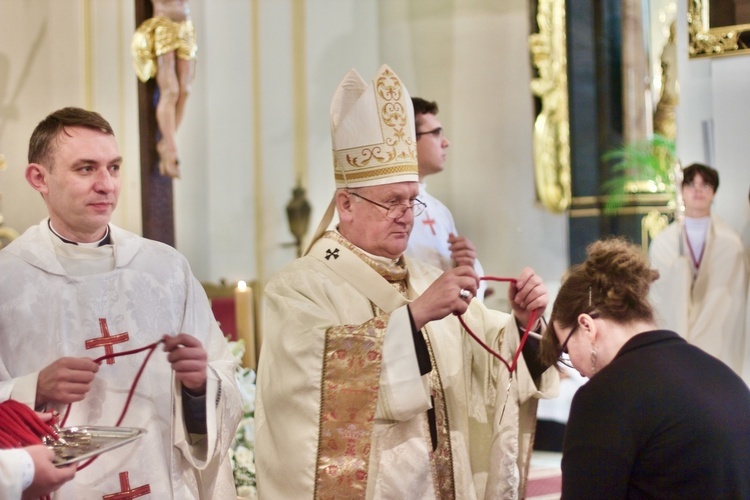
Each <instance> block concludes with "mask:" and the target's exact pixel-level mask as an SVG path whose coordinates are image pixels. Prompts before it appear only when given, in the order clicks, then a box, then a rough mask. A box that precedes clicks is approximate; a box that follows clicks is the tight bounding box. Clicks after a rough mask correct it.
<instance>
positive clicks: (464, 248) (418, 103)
mask: <svg viewBox="0 0 750 500" xmlns="http://www.w3.org/2000/svg"><path fill="white" fill-rule="evenodd" d="M411 102H412V105H413V106H414V121H415V127H416V134H417V161H418V163H419V199H420V200H422V201H423V202H424V203H425V204H426V205H427V208H426V209H425V212H424V215H423V216H422V217H421V218H420V219H419V220H417V221H415V223H414V227H413V228H412V231H411V235H410V236H409V246H407V247H406V255H408V256H410V257H413V258H415V259H420V260H423V261H424V262H427V263H428V264H431V265H433V266H435V267H437V268H438V269H442V270H443V271H447V270H448V269H453V268H454V267H456V266H471V267H473V268H474V271H476V273H477V275H479V276H484V270H483V269H482V265H481V264H480V263H479V260H478V259H477V250H476V247H475V246H474V243H472V241H471V240H470V239H469V238H467V237H465V236H459V234H458V229H456V222H455V221H454V220H453V214H452V213H451V211H450V209H449V208H448V207H446V206H445V205H444V204H443V203H442V202H441V201H440V200H438V199H437V198H435V197H434V196H432V195H431V194H429V193H428V192H427V183H426V181H425V177H427V176H429V175H433V174H437V173H439V172H442V171H443V170H444V169H445V159H446V156H447V150H448V146H449V145H450V142H448V139H447V138H446V137H445V131H444V130H443V125H442V124H441V123H440V120H438V118H437V113H438V105H437V103H436V102H434V101H426V100H425V99H422V98H420V97H412V98H411ZM486 290H487V283H486V282H485V281H481V282H480V285H479V289H478V290H477V295H476V298H477V299H479V300H484V296H485V292H486Z"/></svg>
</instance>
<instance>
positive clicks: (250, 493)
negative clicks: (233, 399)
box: [229, 339, 258, 500]
mask: <svg viewBox="0 0 750 500" xmlns="http://www.w3.org/2000/svg"><path fill="white" fill-rule="evenodd" d="M229 348H230V349H231V351H232V354H233V355H234V359H236V360H237V371H236V372H235V379H236V380H237V386H238V387H239V389H240V395H241V396H242V405H243V407H244V414H243V416H242V420H241V421H240V425H239V426H238V427H237V432H236V434H235V436H234V441H232V444H231V446H230V447H229V457H230V459H231V460H232V470H233V472H234V484H235V486H236V487H237V498H242V499H252V500H255V499H257V498H258V490H257V488H256V482H255V372H254V371H253V370H251V369H249V368H245V367H243V366H242V355H243V354H244V353H245V343H244V341H243V340H241V339H240V340H238V341H229Z"/></svg>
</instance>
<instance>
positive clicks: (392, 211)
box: [348, 191, 427, 220]
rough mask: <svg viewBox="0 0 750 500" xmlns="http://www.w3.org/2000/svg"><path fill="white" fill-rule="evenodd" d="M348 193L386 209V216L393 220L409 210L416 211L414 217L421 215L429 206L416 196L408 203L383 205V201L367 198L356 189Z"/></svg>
mask: <svg viewBox="0 0 750 500" xmlns="http://www.w3.org/2000/svg"><path fill="white" fill-rule="evenodd" d="M348 193H349V194H350V195H352V196H356V197H357V198H361V199H363V200H365V201H366V202H368V203H372V204H373V205H375V206H377V207H380V208H383V209H385V211H386V213H385V216H386V217H388V218H389V219H393V220H395V219H399V218H401V217H403V216H404V214H405V213H406V211H407V210H411V211H412V212H413V213H414V217H419V216H420V215H421V214H422V212H424V209H425V208H427V204H426V203H424V202H423V201H419V200H418V199H416V198H414V200H413V201H412V202H411V203H408V204H406V203H393V204H391V205H383V204H382V203H378V202H377V201H372V200H370V199H368V198H365V197H364V196H362V195H361V194H358V193H355V192H354V191H348Z"/></svg>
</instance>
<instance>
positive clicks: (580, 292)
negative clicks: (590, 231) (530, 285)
mask: <svg viewBox="0 0 750 500" xmlns="http://www.w3.org/2000/svg"><path fill="white" fill-rule="evenodd" d="M587 250H588V258H587V260H586V262H584V263H583V264H580V265H576V266H573V267H572V268H571V269H570V271H569V272H568V274H567V277H566V278H565V280H564V282H563V284H562V287H561V289H560V291H559V293H558V295H557V299H556V300H555V304H554V307H553V309H552V314H551V318H550V327H549V328H548V329H547V331H546V332H545V334H544V337H543V340H542V356H543V358H544V359H545V360H546V361H548V362H554V361H557V360H559V358H560V356H561V355H562V353H567V354H568V355H569V357H570V361H571V362H572V364H573V366H574V367H575V368H576V369H577V370H578V371H579V372H580V373H581V375H583V376H585V377H589V378H590V380H589V381H588V382H587V383H586V384H585V385H584V386H582V387H581V388H580V389H579V390H578V392H577V393H576V395H575V397H574V398H573V402H572V405H571V410H570V417H569V419H568V424H567V429H566V433H565V440H564V444H563V458H562V473H563V494H562V498H563V499H565V498H574V499H579V498H587V499H591V498H733V499H734V498H750V390H748V387H747V386H746V385H745V383H744V382H743V381H742V379H741V378H740V377H738V376H737V375H736V374H735V373H734V372H733V371H732V370H731V369H730V368H729V367H728V366H727V365H725V364H724V363H722V362H721V361H719V360H718V359H716V358H714V357H712V356H710V355H708V354H706V353H705V352H704V351H702V350H700V349H699V348H697V347H695V346H692V345H690V344H688V343H687V342H686V341H685V340H684V339H683V338H682V337H680V336H679V335H678V334H677V333H675V332H671V331H667V330H658V329H657V328H656V326H655V323H654V317H653V316H654V313H653V310H652V308H651V304H650V303H649V302H648V291H649V286H650V285H651V283H652V282H653V281H654V280H656V279H657V278H658V277H659V274H658V272H656V271H655V270H653V269H650V268H649V267H648V262H647V259H646V256H645V254H644V252H643V251H642V250H641V249H640V247H638V246H635V245H633V244H631V243H628V242H626V241H624V240H622V239H616V238H613V239H609V240H606V241H597V242H595V243H592V244H591V245H589V247H588V249H587Z"/></svg>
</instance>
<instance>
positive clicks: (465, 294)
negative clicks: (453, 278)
mask: <svg viewBox="0 0 750 500" xmlns="http://www.w3.org/2000/svg"><path fill="white" fill-rule="evenodd" d="M458 296H459V297H460V298H462V299H464V300H467V299H470V298H471V292H470V291H468V290H467V289H466V288H462V289H461V291H460V292H458Z"/></svg>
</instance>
